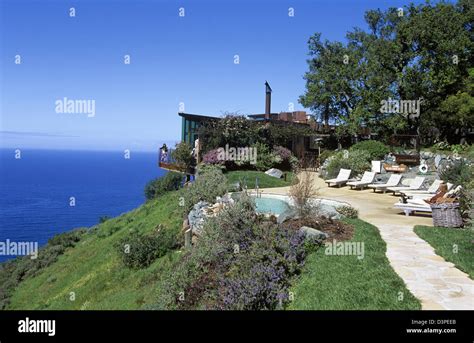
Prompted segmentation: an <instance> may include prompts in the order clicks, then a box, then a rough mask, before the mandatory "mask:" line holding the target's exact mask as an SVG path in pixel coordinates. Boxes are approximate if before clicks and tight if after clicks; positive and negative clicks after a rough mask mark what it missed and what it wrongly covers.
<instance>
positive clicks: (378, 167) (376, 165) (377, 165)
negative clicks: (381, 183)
mask: <svg viewBox="0 0 474 343" xmlns="http://www.w3.org/2000/svg"><path fill="white" fill-rule="evenodd" d="M371 171H373V172H374V173H377V174H379V173H380V172H381V171H382V161H372V170H371Z"/></svg>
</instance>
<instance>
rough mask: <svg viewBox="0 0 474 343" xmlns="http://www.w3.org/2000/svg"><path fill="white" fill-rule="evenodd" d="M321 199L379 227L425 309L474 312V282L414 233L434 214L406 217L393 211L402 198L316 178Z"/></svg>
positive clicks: (394, 261) (393, 258)
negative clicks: (355, 212) (332, 184)
mask: <svg viewBox="0 0 474 343" xmlns="http://www.w3.org/2000/svg"><path fill="white" fill-rule="evenodd" d="M315 182H316V184H317V187H318V188H319V194H320V197H322V198H325V199H332V200H338V201H343V202H347V203H349V204H351V205H352V206H353V207H355V208H357V209H358V210H359V217H360V218H361V219H362V220H365V221H367V222H369V223H371V224H373V225H375V226H376V227H377V228H378V229H379V231H380V234H381V236H382V238H383V239H384V241H385V242H386V243H387V258H388V259H389V261H390V264H391V265H392V267H393V269H394V270H395V272H397V274H398V275H400V277H401V278H402V279H403V280H404V281H405V284H406V285H407V288H408V289H409V290H410V292H412V294H413V295H414V296H416V297H417V298H418V299H419V300H420V302H421V304H422V308H423V310H473V309H474V281H473V280H472V279H470V278H469V276H468V275H467V274H466V273H464V272H462V271H460V270H459V269H457V268H456V267H454V264H452V263H451V262H447V261H445V260H444V259H443V258H442V257H440V256H438V255H436V254H435V252H434V249H433V248H432V247H431V246H430V245H429V244H428V243H427V242H426V241H424V240H423V239H421V238H420V237H418V235H417V234H416V233H415V232H414V231H413V227H414V226H415V225H428V226H432V225H433V222H432V219H431V216H430V215H426V216H423V215H418V214H417V215H414V216H409V217H407V216H405V215H404V214H403V213H402V212H400V211H397V210H396V209H394V208H393V204H394V203H395V202H397V201H398V197H395V196H392V195H389V194H378V193H374V192H373V191H372V190H363V191H357V190H350V189H349V187H341V188H328V187H327V186H326V184H325V183H324V180H322V179H321V178H319V177H317V178H315ZM288 189H289V187H281V188H267V189H263V190H262V191H263V194H265V193H273V194H285V195H286V194H287V192H288Z"/></svg>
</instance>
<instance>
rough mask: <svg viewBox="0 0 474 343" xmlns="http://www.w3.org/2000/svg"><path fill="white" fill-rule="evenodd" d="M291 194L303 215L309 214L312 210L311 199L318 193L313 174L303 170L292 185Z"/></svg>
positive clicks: (297, 208)
mask: <svg viewBox="0 0 474 343" xmlns="http://www.w3.org/2000/svg"><path fill="white" fill-rule="evenodd" d="M289 193H290V196H291V197H292V199H293V201H294V202H295V207H296V210H297V211H298V213H299V214H300V215H301V216H304V215H306V214H308V212H309V210H310V206H309V200H310V199H311V198H314V197H315V196H317V195H318V190H317V189H316V186H315V181H314V178H313V174H311V173H309V172H304V171H301V172H299V173H298V177H297V178H295V179H294V180H293V184H292V185H291V187H290V192H289Z"/></svg>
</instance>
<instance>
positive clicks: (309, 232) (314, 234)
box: [298, 226, 329, 241]
mask: <svg viewBox="0 0 474 343" xmlns="http://www.w3.org/2000/svg"><path fill="white" fill-rule="evenodd" d="M298 231H300V232H303V233H304V235H305V237H306V238H315V239H317V240H318V241H324V240H325V239H327V238H328V237H329V235H328V234H327V233H325V232H322V231H319V230H316V229H313V228H312V227H309V226H302V227H300V228H299V229H298Z"/></svg>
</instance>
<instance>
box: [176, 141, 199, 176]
mask: <svg viewBox="0 0 474 343" xmlns="http://www.w3.org/2000/svg"><path fill="white" fill-rule="evenodd" d="M171 157H173V159H174V160H175V161H176V164H177V165H178V166H179V167H180V168H181V169H182V170H188V169H189V167H191V166H192V165H193V163H194V157H193V155H192V148H191V146H190V145H189V144H188V143H186V142H181V143H178V144H176V147H175V148H174V150H172V152H171Z"/></svg>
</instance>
